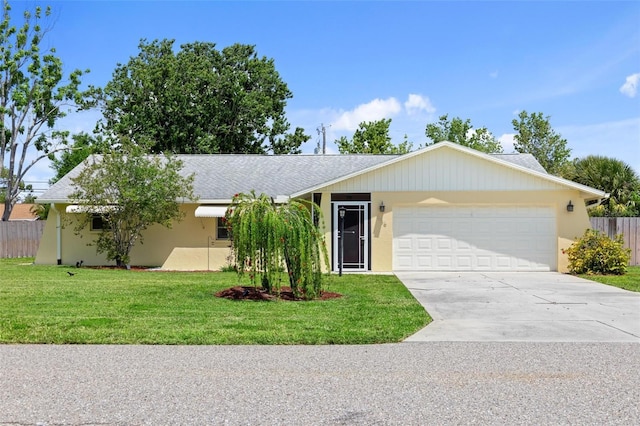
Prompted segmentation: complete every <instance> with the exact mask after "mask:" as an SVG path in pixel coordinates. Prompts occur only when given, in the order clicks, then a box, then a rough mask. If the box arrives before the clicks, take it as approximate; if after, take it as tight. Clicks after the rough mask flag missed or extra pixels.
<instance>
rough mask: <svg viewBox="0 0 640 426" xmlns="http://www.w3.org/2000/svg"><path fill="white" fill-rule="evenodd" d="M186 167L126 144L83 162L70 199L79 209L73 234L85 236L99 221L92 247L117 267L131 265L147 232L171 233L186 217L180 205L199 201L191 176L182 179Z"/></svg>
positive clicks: (170, 156) (172, 157) (170, 159)
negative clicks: (162, 229) (165, 230)
mask: <svg viewBox="0 0 640 426" xmlns="http://www.w3.org/2000/svg"><path fill="white" fill-rule="evenodd" d="M181 169H182V162H181V161H180V160H178V159H177V158H175V157H174V156H172V155H168V154H167V155H145V154H144V150H143V148H141V147H139V146H136V145H134V144H131V143H128V142H125V143H123V144H119V148H118V149H114V150H111V151H110V152H108V153H106V154H103V155H100V156H91V157H89V158H88V159H87V160H85V167H84V168H83V170H82V171H81V172H80V174H79V175H78V176H77V177H75V178H73V179H72V182H73V183H72V185H73V188H74V191H73V193H72V194H71V195H70V196H69V199H70V200H71V202H72V203H74V204H77V205H79V206H80V214H79V215H74V216H78V218H77V222H76V227H75V231H76V232H77V233H78V234H81V233H82V232H83V230H84V229H86V227H87V225H88V224H89V223H90V222H91V221H92V220H94V219H95V218H96V216H97V217H99V218H100V219H101V220H102V223H103V224H104V225H105V226H103V229H102V231H101V232H100V233H99V234H98V236H97V237H96V239H95V241H94V242H93V244H95V246H96V250H97V252H98V253H106V257H107V259H108V260H114V261H115V262H116V265H118V266H124V265H127V264H129V261H130V253H131V249H132V248H133V247H134V245H135V244H136V243H142V242H143V236H144V235H143V231H144V230H145V229H147V228H148V227H149V226H151V225H154V224H159V225H162V226H164V227H167V228H171V226H172V225H173V223H174V222H175V221H180V220H181V219H182V218H183V216H184V213H183V211H182V210H181V209H180V201H181V200H182V201H195V200H196V196H195V195H194V194H193V175H191V176H188V177H185V176H182V174H181V173H180V170H181Z"/></svg>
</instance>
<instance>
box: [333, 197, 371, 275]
mask: <svg viewBox="0 0 640 426" xmlns="http://www.w3.org/2000/svg"><path fill="white" fill-rule="evenodd" d="M341 209H344V218H341V217H340V210H341ZM333 219H334V220H333V223H334V230H333V236H334V238H333V259H334V262H333V265H334V267H333V269H334V271H337V270H338V269H339V266H340V245H341V244H342V245H343V263H342V268H343V269H360V270H368V269H369V203H366V202H357V201H352V202H337V203H335V204H334V205H333ZM341 221H344V224H343V226H344V231H343V232H341V229H342V227H341V225H342V224H341Z"/></svg>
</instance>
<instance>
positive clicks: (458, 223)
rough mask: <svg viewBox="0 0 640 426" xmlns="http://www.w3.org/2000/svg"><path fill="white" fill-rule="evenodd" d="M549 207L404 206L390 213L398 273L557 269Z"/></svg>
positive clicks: (551, 210) (395, 265)
mask: <svg viewBox="0 0 640 426" xmlns="http://www.w3.org/2000/svg"><path fill="white" fill-rule="evenodd" d="M556 243H557V240H556V219H555V213H554V210H553V209H552V208H550V207H411V208H409V207H404V208H394V210H393V269H394V270H397V271H422V270H432V271H550V270H556Z"/></svg>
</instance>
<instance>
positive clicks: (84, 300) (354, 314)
mask: <svg viewBox="0 0 640 426" xmlns="http://www.w3.org/2000/svg"><path fill="white" fill-rule="evenodd" d="M31 261H32V259H0V343H83V344H84V343H86V344H190V345H192V344H197V345H204V344H214V345H215V344H283V345H288V344H365V343H386V342H398V341H401V340H403V339H404V338H406V337H408V336H410V335H411V334H413V333H414V332H416V331H418V330H419V329H420V328H422V327H424V326H425V325H426V324H428V323H429V322H430V321H431V318H430V317H429V316H428V314H427V313H425V311H424V309H423V308H422V307H421V306H420V304H419V303H418V302H416V300H415V299H414V298H413V297H412V296H411V294H410V293H409V292H408V290H407V289H406V288H405V287H404V286H403V285H402V283H400V281H398V279H397V278H395V277H394V276H382V275H343V276H342V277H338V276H336V275H332V276H330V277H329V278H328V290H329V291H332V292H337V293H341V294H342V295H343V297H342V298H340V299H332V300H326V301H312V302H284V301H277V302H252V301H231V300H227V299H220V298H217V297H215V296H214V293H216V292H217V291H219V290H222V289H225V288H227V287H231V286H235V285H238V284H239V282H238V278H237V276H236V275H235V274H234V273H223V272H209V273H206V272H150V271H146V272H137V271H125V270H104V269H102V270H100V269H89V268H81V269H76V268H72V267H68V266H38V265H31V264H30V262H31ZM68 272H71V273H74V274H75V275H73V276H70V275H69V274H68ZM244 284H246V283H244Z"/></svg>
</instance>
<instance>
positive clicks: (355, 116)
mask: <svg viewBox="0 0 640 426" xmlns="http://www.w3.org/2000/svg"><path fill="white" fill-rule="evenodd" d="M401 111H402V106H401V105H400V102H398V100H397V99H396V98H389V99H374V100H372V101H371V102H369V103H366V104H361V105H358V106H357V107H356V108H355V109H353V110H351V111H344V112H342V113H341V114H340V116H339V117H338V118H337V119H336V120H335V121H334V122H333V123H331V127H332V128H333V129H334V130H350V131H354V130H356V129H357V128H358V125H359V124H360V123H362V122H363V121H377V120H382V119H384V118H391V117H392V116H394V115H397V114H398V113H400V112H401Z"/></svg>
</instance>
